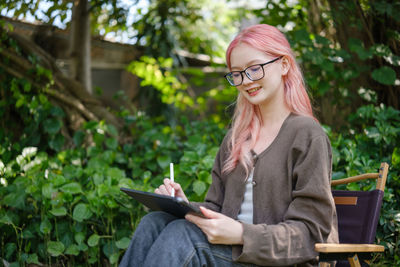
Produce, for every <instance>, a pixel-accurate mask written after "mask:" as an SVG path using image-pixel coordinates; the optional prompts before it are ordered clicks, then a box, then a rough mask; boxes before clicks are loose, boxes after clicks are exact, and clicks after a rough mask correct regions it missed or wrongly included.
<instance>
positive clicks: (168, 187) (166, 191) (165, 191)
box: [154, 178, 189, 202]
mask: <svg viewBox="0 0 400 267" xmlns="http://www.w3.org/2000/svg"><path fill="white" fill-rule="evenodd" d="M172 188H173V189H175V197H180V198H182V199H183V200H184V201H186V202H189V200H188V199H187V197H186V195H185V192H183V190H182V187H181V185H180V184H178V183H175V182H172V181H171V180H170V179H168V178H165V179H164V184H162V185H160V186H159V187H158V188H157V189H156V190H154V192H155V193H156V194H160V195H166V196H170V195H171V192H172Z"/></svg>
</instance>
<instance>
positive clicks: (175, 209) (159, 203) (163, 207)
mask: <svg viewBox="0 0 400 267" xmlns="http://www.w3.org/2000/svg"><path fill="white" fill-rule="evenodd" d="M121 191H123V192H124V193H126V194H128V195H129V196H131V197H133V198H134V199H135V200H137V201H139V202H140V203H142V204H143V205H145V206H146V207H148V208H149V209H151V210H154V211H165V212H168V213H170V214H172V215H174V216H176V217H179V218H184V217H185V215H186V213H188V212H193V213H195V214H196V215H199V216H203V214H202V213H201V211H200V209H199V208H198V207H196V206H193V205H191V204H190V203H187V202H186V201H184V200H183V199H181V198H179V197H171V196H166V195H160V194H156V193H150V192H144V191H139V190H135V189H129V188H121Z"/></svg>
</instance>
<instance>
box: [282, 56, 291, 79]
mask: <svg viewBox="0 0 400 267" xmlns="http://www.w3.org/2000/svg"><path fill="white" fill-rule="evenodd" d="M281 66H282V76H285V75H286V74H287V73H288V71H289V69H290V64H289V60H288V59H287V58H286V57H285V56H284V57H283V58H282V64H281Z"/></svg>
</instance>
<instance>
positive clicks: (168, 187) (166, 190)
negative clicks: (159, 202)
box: [154, 178, 173, 196]
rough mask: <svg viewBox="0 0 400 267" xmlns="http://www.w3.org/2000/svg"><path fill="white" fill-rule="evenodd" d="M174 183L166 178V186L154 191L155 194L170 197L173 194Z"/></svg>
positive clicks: (163, 185)
mask: <svg viewBox="0 0 400 267" xmlns="http://www.w3.org/2000/svg"><path fill="white" fill-rule="evenodd" d="M172 186H173V185H172V182H171V180H170V179H168V178H165V179H164V184H162V185H160V186H159V187H158V188H156V190H154V192H155V193H157V194H161V195H167V196H170V195H171V192H172Z"/></svg>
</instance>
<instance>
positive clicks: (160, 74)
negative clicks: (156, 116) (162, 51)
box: [127, 56, 194, 109]
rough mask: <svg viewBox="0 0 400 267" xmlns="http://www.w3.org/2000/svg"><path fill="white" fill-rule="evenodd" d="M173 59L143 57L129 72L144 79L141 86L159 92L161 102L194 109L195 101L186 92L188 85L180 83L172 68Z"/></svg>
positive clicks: (130, 67) (135, 62) (132, 65)
mask: <svg viewBox="0 0 400 267" xmlns="http://www.w3.org/2000/svg"><path fill="white" fill-rule="evenodd" d="M172 64H173V60H172V59H171V58H169V59H165V58H158V59H157V60H156V59H154V58H149V57H146V56H143V57H141V58H140V60H139V61H134V62H132V63H131V64H130V65H129V66H128V68H127V70H128V71H130V72H131V73H132V74H134V75H136V76H138V77H139V78H141V79H142V81H141V83H140V85H141V86H142V87H144V88H146V87H148V86H151V87H154V88H155V89H156V90H158V91H159V93H160V96H161V101H162V102H163V103H165V104H172V105H174V106H176V107H177V108H179V109H186V108H188V107H193V105H194V101H193V98H192V97H190V96H189V95H188V93H187V91H186V89H187V84H184V83H182V82H180V81H179V80H178V79H177V77H176V73H174V72H173V69H171V68H172Z"/></svg>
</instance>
